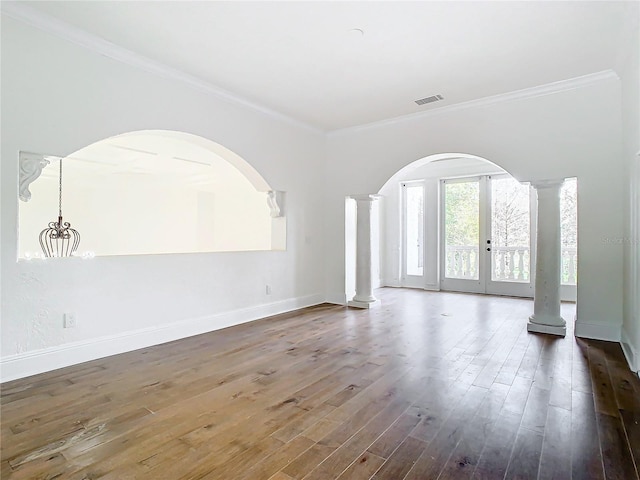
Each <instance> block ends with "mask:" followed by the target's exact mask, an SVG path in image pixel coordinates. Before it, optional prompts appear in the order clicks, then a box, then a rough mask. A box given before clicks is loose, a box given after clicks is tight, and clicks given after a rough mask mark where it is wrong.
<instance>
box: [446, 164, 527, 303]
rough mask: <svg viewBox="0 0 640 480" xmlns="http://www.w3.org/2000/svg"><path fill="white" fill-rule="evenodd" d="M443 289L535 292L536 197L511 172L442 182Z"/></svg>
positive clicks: (493, 292)
mask: <svg viewBox="0 0 640 480" xmlns="http://www.w3.org/2000/svg"><path fill="white" fill-rule="evenodd" d="M440 192H441V201H440V205H441V229H440V231H441V245H440V288H441V289H442V290H452V291H462V292H473V293H490V294H495V295H513V296H522V297H532V296H533V279H532V268H531V267H532V265H535V250H534V248H533V246H534V242H532V241H531V239H532V238H535V231H534V230H535V222H532V219H533V218H535V211H534V210H535V201H533V200H534V196H533V195H531V192H530V187H528V186H527V185H522V184H521V183H519V182H518V181H517V180H515V179H514V178H512V177H511V176H509V175H484V176H478V177H469V178H456V179H451V180H442V181H441V189H440Z"/></svg>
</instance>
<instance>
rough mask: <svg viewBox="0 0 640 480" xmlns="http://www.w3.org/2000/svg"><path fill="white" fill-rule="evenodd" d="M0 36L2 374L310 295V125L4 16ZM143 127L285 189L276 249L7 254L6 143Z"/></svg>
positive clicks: (53, 148)
mask: <svg viewBox="0 0 640 480" xmlns="http://www.w3.org/2000/svg"><path fill="white" fill-rule="evenodd" d="M1 43H2V92H1V93H2V132H1V133H2V152H1V153H2V157H1V159H2V160H1V162H2V163H1V172H2V192H1V195H2V197H1V208H2V222H1V223H2V225H1V235H2V237H1V240H2V251H1V260H2V265H1V274H2V278H1V281H2V284H1V287H2V311H1V313H2V338H1V355H2V379H3V380H7V379H10V378H14V377H17V376H20V375H25V374H30V373H34V372H36V371H42V370H44V369H50V368H55V367H58V366H62V365H65V364H70V363H73V362H77V361H82V360H86V359H87V358H90V357H92V356H99V355H106V354H111V353H116V352H117V351H123V350H127V349H130V348H139V347H141V346H143V345H146V344H153V343H157V342H158V341H167V340H171V339H173V338H176V337H179V336H184V335H189V334H194V333H199V332H202V331H207V330H211V329H215V328H219V327H221V326H225V325H228V324H230V323H235V322H238V321H243V320H247V319H250V318H257V317H260V316H263V315H266V314H270V313H275V312H278V311H283V310H286V309H291V308H295V307H298V306H301V305H305V304H310V303H317V302H320V301H322V300H323V298H324V297H323V293H324V292H323V290H324V284H323V278H324V276H323V268H324V267H323V265H324V261H323V260H322V258H321V257H320V255H319V253H320V252H322V249H323V228H322V227H323V225H322V215H323V205H322V187H323V185H322V183H321V182H318V178H321V177H322V173H323V170H322V169H323V165H322V162H323V158H324V145H325V144H324V142H325V140H324V136H323V135H322V134H320V133H317V132H315V131H312V130H309V129H307V128H303V127H302V126H298V125H296V124H294V123H293V122H286V121H284V120H281V119H279V118H277V117H271V116H268V115H266V114H264V113H260V112H258V111H256V110H252V109H249V108H247V107H241V106H239V105H237V104H233V103H231V102H227V101H223V100H220V99H218V98H217V97H214V96H212V95H210V94H206V93H203V92H202V91H199V90H196V89H194V88H192V87H189V86H187V85H186V84H183V83H179V82H177V81H175V80H170V79H165V78H162V77H160V76H156V75H153V74H150V73H147V72H145V71H143V70H139V69H137V68H134V67H131V66H128V65H125V64H123V63H120V62H117V61H114V60H111V59H109V58H107V57H105V56H103V55H101V54H99V53H96V52H93V51H90V50H88V49H85V48H82V47H79V46H77V45H75V44H72V43H70V42H67V41H66V40H62V39H60V38H57V37H55V36H52V35H50V34H48V33H45V32H43V31H40V30H36V29H34V28H32V27H29V26H26V25H24V24H22V23H20V22H17V21H15V20H13V19H10V18H8V17H7V16H6V15H5V16H3V18H2V42H1ZM147 129H160V130H175V131H182V132H187V133H192V134H195V135H199V136H202V137H204V138H207V139H210V140H213V141H215V142H217V143H219V144H221V145H223V146H225V147H227V148H229V149H230V150H232V151H233V152H235V153H237V154H238V155H240V156H241V157H243V158H244V159H245V160H246V161H248V162H249V163H250V164H251V165H253V166H254V167H255V168H256V170H257V171H258V172H259V173H260V174H261V175H262V176H263V177H264V178H265V180H266V181H267V182H268V183H269V185H271V186H272V187H273V188H274V189H276V190H283V191H285V192H286V197H287V203H286V215H287V222H288V224H287V227H288V232H287V244H288V248H287V251H285V252H234V253H213V254H183V255H151V256H129V257H104V258H95V259H93V260H81V259H52V260H49V261H46V262H20V263H17V262H16V258H17V236H16V231H17V208H18V195H17V171H18V170H17V167H18V152H19V151H30V152H38V153H47V154H53V155H59V156H64V155H67V154H69V153H71V152H74V151H76V150H78V149H80V148H81V147H84V146H86V145H89V144H90V143H93V142H95V141H97V140H101V139H103V138H107V137H110V136H113V135H117V134H120V133H124V132H129V131H136V130H147ZM342 205H344V202H343V203H342ZM338 216H339V217H340V218H343V211H342V210H341V211H340V212H339V214H338ZM266 284H269V285H270V286H271V291H272V293H271V295H267V294H266V289H265V286H266ZM63 312H75V313H76V315H77V319H78V327H77V328H75V329H63V328H62V326H63V321H62V316H63ZM225 312H235V313H234V314H229V315H224V314H225ZM43 349H44V350H43Z"/></svg>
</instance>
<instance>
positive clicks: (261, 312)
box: [0, 294, 324, 382]
mask: <svg viewBox="0 0 640 480" xmlns="http://www.w3.org/2000/svg"><path fill="white" fill-rule="evenodd" d="M323 302H324V295H321V294H315V295H307V296H304V297H296V298H289V299H286V300H280V301H277V302H273V303H268V304H264V305H257V306H255V307H248V308H242V309H239V310H233V311H230V312H224V313H218V314H214V315H207V316H204V317H198V318H191V319H188V320H182V321H179V322H174V323H170V324H167V325H161V326H158V327H150V328H143V329H139V330H134V331H130V332H124V333H121V334H117V335H110V336H106V337H101V338H94V339H91V340H84V341H80V342H73V343H67V344H64V345H58V346H55V347H50V348H45V349H42V350H35V351H29V352H25V353H20V354H17V355H10V356H7V357H4V358H2V359H0V378H1V380H2V382H7V381H10V380H15V379H18V378H23V377H27V376H30V375H35V374H38V373H43V372H48V371H50V370H55V369H58V368H63V367H68V366H70V365H75V364H78V363H83V362H88V361H90V360H95V359H98V358H103V357H108V356H111V355H117V354H119V353H124V352H130V351H132V350H138V349H140V348H146V347H150V346H153V345H159V344H161V343H166V342H172V341H174V340H179V339H181V338H186V337H191V336H193V335H200V334H203V333H207V332H212V331H214V330H220V329H222V328H227V327H231V326H233V325H239V324H241V323H246V322H251V321H254V320H258V319H261V318H264V317H268V316H271V315H276V314H279V313H284V312H289V311H292V310H297V309H300V308H304V307H309V306H312V305H318V304H320V303H323Z"/></svg>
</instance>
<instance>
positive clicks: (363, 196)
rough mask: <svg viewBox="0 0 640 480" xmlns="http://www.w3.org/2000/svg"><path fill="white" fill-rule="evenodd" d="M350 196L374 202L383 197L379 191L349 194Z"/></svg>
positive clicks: (359, 200)
mask: <svg viewBox="0 0 640 480" xmlns="http://www.w3.org/2000/svg"><path fill="white" fill-rule="evenodd" d="M349 198H353V199H354V200H355V201H356V202H373V201H375V200H379V199H381V198H382V195H378V194H377V193H363V194H357V195H349Z"/></svg>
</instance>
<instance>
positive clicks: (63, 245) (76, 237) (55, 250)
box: [40, 159, 80, 257]
mask: <svg viewBox="0 0 640 480" xmlns="http://www.w3.org/2000/svg"><path fill="white" fill-rule="evenodd" d="M78 245H80V234H79V233H78V231H77V230H74V229H73V228H71V224H70V223H69V222H63V221H62V159H60V176H59V182H58V221H57V222H50V223H49V227H48V228H45V229H44V230H42V231H41V232H40V246H41V247H42V252H43V253H44V256H45V257H70V256H71V255H73V254H74V253H75V252H76V250H78Z"/></svg>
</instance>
